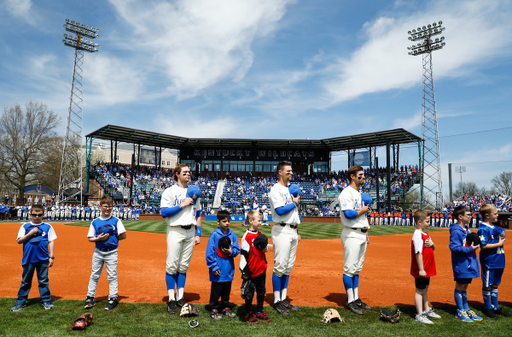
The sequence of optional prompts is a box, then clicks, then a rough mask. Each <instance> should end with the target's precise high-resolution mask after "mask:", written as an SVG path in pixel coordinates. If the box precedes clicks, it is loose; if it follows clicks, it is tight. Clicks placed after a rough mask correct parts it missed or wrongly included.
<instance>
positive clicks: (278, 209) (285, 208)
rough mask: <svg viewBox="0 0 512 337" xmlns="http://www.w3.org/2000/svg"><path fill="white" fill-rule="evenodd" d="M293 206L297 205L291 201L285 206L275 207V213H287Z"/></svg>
mask: <svg viewBox="0 0 512 337" xmlns="http://www.w3.org/2000/svg"><path fill="white" fill-rule="evenodd" d="M295 206H297V204H295V203H294V202H292V203H290V204H288V205H286V206H281V207H276V213H277V215H285V214H288V213H290V212H291V211H292V210H293V209H294V208H295Z"/></svg>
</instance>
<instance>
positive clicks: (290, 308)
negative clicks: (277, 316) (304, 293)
mask: <svg viewBox="0 0 512 337" xmlns="http://www.w3.org/2000/svg"><path fill="white" fill-rule="evenodd" d="M282 303H283V306H284V307H285V308H286V309H288V311H299V310H300V309H299V307H296V306H294V305H293V304H291V303H290V300H289V299H288V297H287V298H286V299H285V300H284V301H282Z"/></svg>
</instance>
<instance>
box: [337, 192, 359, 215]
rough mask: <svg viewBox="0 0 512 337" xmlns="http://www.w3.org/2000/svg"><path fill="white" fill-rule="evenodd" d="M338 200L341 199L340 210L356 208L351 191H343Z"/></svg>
mask: <svg viewBox="0 0 512 337" xmlns="http://www.w3.org/2000/svg"><path fill="white" fill-rule="evenodd" d="M338 201H339V204H340V210H341V211H345V210H348V209H349V210H354V206H355V201H354V198H353V196H352V194H351V193H343V192H341V193H340V195H339V197H338Z"/></svg>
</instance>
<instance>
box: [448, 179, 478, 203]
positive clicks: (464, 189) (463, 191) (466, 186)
mask: <svg viewBox="0 0 512 337" xmlns="http://www.w3.org/2000/svg"><path fill="white" fill-rule="evenodd" d="M479 192H480V190H479V189H478V187H477V186H476V184H475V183H474V182H471V181H469V182H462V183H458V184H457V188H456V190H455V192H453V196H454V198H456V199H458V198H462V197H463V196H468V197H471V196H474V195H477V194H478V193H479Z"/></svg>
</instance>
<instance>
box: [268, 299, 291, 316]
mask: <svg viewBox="0 0 512 337" xmlns="http://www.w3.org/2000/svg"><path fill="white" fill-rule="evenodd" d="M272 307H273V308H274V309H275V310H276V311H277V312H278V313H280V314H281V315H289V314H290V312H289V311H288V309H286V308H285V307H284V305H283V302H282V301H279V302H276V303H274V305H272Z"/></svg>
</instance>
